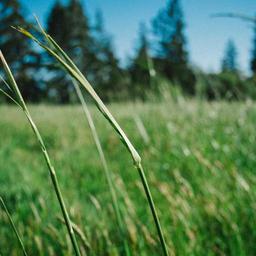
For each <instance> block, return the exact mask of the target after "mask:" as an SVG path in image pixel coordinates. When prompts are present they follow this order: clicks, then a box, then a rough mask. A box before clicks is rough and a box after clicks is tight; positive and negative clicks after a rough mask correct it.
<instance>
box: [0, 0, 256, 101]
mask: <svg viewBox="0 0 256 256" xmlns="http://www.w3.org/2000/svg"><path fill="white" fill-rule="evenodd" d="M11 26H22V27H26V28H29V29H32V30H34V29H35V28H34V27H35V26H34V24H33V22H31V21H30V20H29V19H28V18H27V13H26V10H25V9H24V7H23V6H22V4H21V2H20V1H19V0H2V1H1V3H0V33H1V37H0V49H1V50H2V51H3V53H4V55H5V56H6V59H7V60H8V63H10V66H11V68H12V69H13V70H14V72H15V74H16V79H17V81H18V83H19V85H20V86H21V90H22V92H23V95H24V97H25V99H26V100H27V101H30V102H53V103H60V104H67V103H75V102H77V97H76V94H75V92H74V89H73V86H72V83H71V81H70V78H69V77H68V76H67V75H65V72H62V70H61V69H60V68H59V67H58V66H57V64H55V63H54V62H53V61H52V60H51V58H50V57H49V56H48V55H46V54H45V53H43V52H41V51H40V50H39V49H37V48H36V47H35V46H34V45H31V42H30V41H29V40H27V39H26V38H24V37H23V36H22V35H20V34H19V33H17V32H16V31H14V30H13V29H12V28H11ZM46 30H47V32H48V33H49V34H50V35H51V36H52V37H53V38H54V39H55V40H56V41H57V42H58V43H59V44H60V45H61V47H62V48H63V49H64V50H65V51H66V52H67V53H68V54H69V56H71V58H72V59H73V60H74V62H75V63H76V64H77V65H78V66H79V68H80V70H81V71H82V72H83V73H84V74H85V75H86V77H87V78H88V80H89V81H90V82H91V83H92V84H93V86H94V87H95V90H96V91H97V93H98V94H99V96H100V97H101V98H102V99H103V100H104V101H111V100H125V99H132V100H137V99H138V100H147V99H148V98H150V97H158V96H159V97H161V94H162V92H163V89H167V90H169V91H170V92H171V93H172V92H173V91H174V90H175V91H176V92H177V91H178V92H180V93H181V94H185V95H188V96H198V97H202V98H207V99H218V98H226V99H244V98H248V97H251V98H254V97H256V88H255V81H256V24H255V26H254V30H255V37H254V41H253V42H252V44H253V47H252V48H253V50H252V53H251V71H252V75H251V76H250V77H244V76H243V75H242V74H241V72H240V71H239V65H238V63H237V49H236V47H235V44H234V42H233V41H232V40H229V41H228V43H227V46H226V50H225V52H224V57H223V60H222V65H221V66H222V68H221V71H220V72H219V73H218V74H216V73H205V72H202V71H201V70H197V69H196V68H194V67H193V66H192V65H191V64H190V62H189V52H188V50H187V40H186V36H185V22H184V15H183V11H182V7H181V3H180V1H179V0H170V1H169V2H168V3H167V4H166V7H165V8H163V9H162V10H160V11H159V12H158V13H157V14H156V16H155V17H154V18H153V20H152V28H150V31H152V32H153V34H154V39H153V40H149V32H148V29H147V28H146V26H145V25H144V24H141V25H140V29H139V35H138V39H137V45H136V52H135V54H134V56H133V57H132V58H130V59H129V61H128V63H127V65H126V66H125V67H124V66H123V65H120V61H119V59H118V57H117V55H116V52H115V47H114V44H113V39H112V37H111V35H109V33H108V32H107V31H106V28H105V26H104V19H103V15H102V13H101V12H100V11H97V12H96V14H95V17H94V20H93V22H90V20H89V18H88V15H87V13H86V11H85V8H84V6H83V5H82V3H81V1H79V0H69V1H68V2H67V3H66V4H63V3H62V2H60V1H58V0H57V1H55V3H54V5H53V6H52V7H51V9H50V12H49V15H48V17H47V20H46ZM1 101H2V102H3V101H6V99H4V98H0V102H1Z"/></svg>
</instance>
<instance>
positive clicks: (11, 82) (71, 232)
mask: <svg viewBox="0 0 256 256" xmlns="http://www.w3.org/2000/svg"><path fill="white" fill-rule="evenodd" d="M0 59H1V61H2V63H3V66H4V70H5V73H6V76H7V78H8V82H9V83H8V86H9V87H10V88H11V89H12V91H13V93H14V95H15V98H16V99H15V102H16V104H17V105H18V106H20V107H21V109H22V110H23V112H24V114H25V115H26V117H27V119H28V121H29V123H30V126H31V128H32V130H33V132H34V134H35V136H36V138H37V140H38V143H39V145H40V148H41V150H42V153H43V155H44V158H45V161H46V164H47V167H48V170H49V173H50V177H51V181H52V184H53V188H54V191H55V194H56V196H57V199H58V202H59V205H60V208H61V211H62V214H63V217H64V220H65V223H66V227H67V230H68V233H69V236H70V239H71V242H72V245H73V248H74V251H75V254H76V255H77V256H80V251H79V247H78V244H77V241H76V237H75V234H74V230H73V227H72V224H71V221H70V217H69V214H68V212H67V210H66V205H65V203H64V199H63V196H62V193H61V190H60V187H59V183H58V179H57V176H56V172H55V169H54V167H53V166H52V164H51V160H50V157H49V154H48V151H47V149H46V147H45V144H44V141H43V139H42V137H41V134H40V132H39V130H38V128H37V126H36V125H35V123H34V121H33V119H32V117H31V115H30V112H29V110H28V108H27V106H26V103H25V101H24V99H23V97H22V95H21V93H20V90H19V87H18V85H17V84H16V81H15V79H14V77H13V75H12V72H11V70H10V68H9V66H8V64H7V62H6V60H5V58H4V56H3V54H2V52H1V51H0ZM11 99H13V98H12V97H11Z"/></svg>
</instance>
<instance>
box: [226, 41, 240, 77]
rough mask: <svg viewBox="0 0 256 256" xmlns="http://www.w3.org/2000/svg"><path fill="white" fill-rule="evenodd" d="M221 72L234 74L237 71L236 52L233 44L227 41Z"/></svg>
mask: <svg viewBox="0 0 256 256" xmlns="http://www.w3.org/2000/svg"><path fill="white" fill-rule="evenodd" d="M222 71H223V72H236V71H237V50H236V46H235V43H234V42H233V41H232V40H229V41H228V42H227V45H226V49H225V53H224V58H223V60H222Z"/></svg>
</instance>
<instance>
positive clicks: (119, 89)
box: [93, 11, 126, 101]
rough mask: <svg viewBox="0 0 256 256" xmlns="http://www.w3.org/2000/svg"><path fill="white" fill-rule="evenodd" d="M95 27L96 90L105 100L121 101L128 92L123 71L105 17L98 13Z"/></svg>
mask: <svg viewBox="0 0 256 256" xmlns="http://www.w3.org/2000/svg"><path fill="white" fill-rule="evenodd" d="M95 19H96V21H95V26H94V33H93V36H94V37H93V38H94V54H95V59H94V66H93V68H94V75H95V77H94V81H95V84H96V90H97V92H98V93H99V95H100V96H101V97H102V98H103V99H104V100H105V101H109V100H111V99H120V98H122V97H123V95H124V93H125V91H126V85H125V79H123V77H124V75H125V74H124V72H123V70H122V69H121V68H120V67H119V60H118V58H117V56H116V54H115V51H114V46H113V43H112V39H111V36H109V34H108V33H107V32H106V31H105V28H104V21H103V16H102V13H101V12H100V11H97V12H96V18H95Z"/></svg>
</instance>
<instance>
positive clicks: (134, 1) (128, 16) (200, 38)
mask: <svg viewBox="0 0 256 256" xmlns="http://www.w3.org/2000/svg"><path fill="white" fill-rule="evenodd" d="M65 1H66V0H63V2H65ZM22 2H23V3H24V5H25V6H26V8H27V10H28V12H29V13H35V14H36V15H37V16H39V17H40V19H41V20H42V21H45V19H46V17H47V15H48V13H49V8H50V7H51V6H52V5H53V3H54V0H34V1H31V0H22ZM82 2H83V4H84V7H85V9H86V11H87V13H88V14H89V17H90V19H91V20H92V19H93V15H94V13H95V11H96V10H97V9H101V10H102V11H103V15H104V19H105V25H106V29H107V31H108V32H110V33H111V34H112V35H113V37H114V44H115V46H116V51H117V54H118V56H119V57H120V58H121V59H122V60H124V59H125V58H126V57H127V56H131V55H132V53H133V52H134V48H135V44H136V39H137V34H138V27H139V24H140V22H145V23H146V24H148V27H149V28H150V25H151V20H152V18H153V17H154V16H155V15H156V13H157V12H158V10H159V9H160V8H162V7H164V6H165V5H166V2H167V1H166V0H82ZM181 3H182V6H183V11H184V16H185V21H186V25H187V27H186V30H185V33H186V36H187V41H188V45H187V47H188V49H189V52H190V61H191V62H192V63H193V64H195V65H197V66H199V67H201V68H202V69H204V70H207V71H216V70H218V69H219V67H220V60H221V58H222V56H223V51H224V48H225V44H226V42H227V40H228V39H229V38H231V39H233V40H234V42H235V44H236V46H237V48H238V54H239V55H238V62H239V66H240V68H241V69H242V70H243V71H244V72H248V70H249V59H250V50H251V41H252V38H253V32H252V27H251V25H250V24H248V23H245V22H242V21H240V20H235V19H228V18H220V19H213V18H210V15H211V14H213V13H218V12H238V13H244V14H247V15H254V14H255V13H256V1H255V0H214V1H213V0H181Z"/></svg>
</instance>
